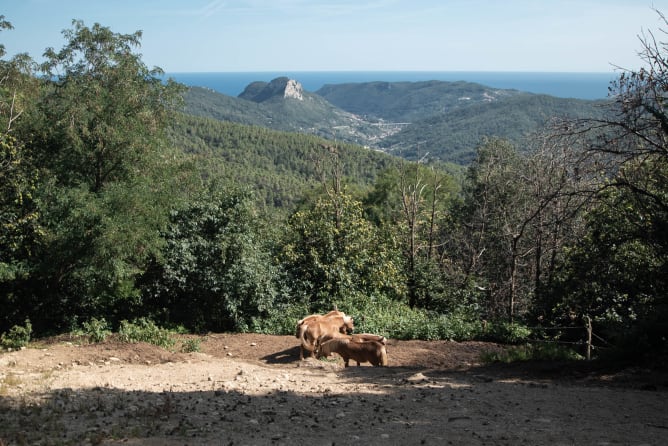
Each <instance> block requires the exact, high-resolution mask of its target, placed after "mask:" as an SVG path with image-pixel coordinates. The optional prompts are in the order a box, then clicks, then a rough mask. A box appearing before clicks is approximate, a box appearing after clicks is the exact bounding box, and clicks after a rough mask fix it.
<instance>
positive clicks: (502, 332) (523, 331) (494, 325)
mask: <svg viewBox="0 0 668 446" xmlns="http://www.w3.org/2000/svg"><path fill="white" fill-rule="evenodd" d="M531 335H532V331H531V329H530V328H529V327H527V326H526V325H523V324H519V323H517V322H508V321H502V320H498V321H492V322H490V323H488V324H487V326H486V327H485V330H484V332H483V333H482V337H483V338H484V339H486V340H489V341H493V342H498V343H500V344H521V343H523V342H527V341H528V340H529V338H530V337H531Z"/></svg>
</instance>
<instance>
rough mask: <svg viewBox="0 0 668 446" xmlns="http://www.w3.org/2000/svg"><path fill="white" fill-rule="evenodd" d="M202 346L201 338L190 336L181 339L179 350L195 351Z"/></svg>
mask: <svg viewBox="0 0 668 446" xmlns="http://www.w3.org/2000/svg"><path fill="white" fill-rule="evenodd" d="M201 348H202V339H201V338H190V339H186V340H185V341H183V344H182V345H181V351H182V352H183V353H197V352H199V351H200V350H201Z"/></svg>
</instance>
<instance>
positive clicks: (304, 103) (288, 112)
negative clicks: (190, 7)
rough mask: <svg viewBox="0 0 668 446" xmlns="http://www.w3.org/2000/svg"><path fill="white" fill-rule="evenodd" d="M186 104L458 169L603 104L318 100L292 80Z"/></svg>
mask: <svg viewBox="0 0 668 446" xmlns="http://www.w3.org/2000/svg"><path fill="white" fill-rule="evenodd" d="M295 89H296V90H297V91H295ZM286 92H287V94H286ZM185 99H186V112H187V113H190V114H193V115H197V116H205V117H211V118H214V119H218V120H223V121H231V122H238V123H243V124H250V125H257V126H262V127H267V128H272V129H275V130H283V131H290V132H300V133H308V134H315V135H318V136H321V137H323V138H327V139H330V140H338V141H345V142H349V143H354V144H359V145H363V146H369V147H372V148H376V149H379V150H383V151H387V152H391V153H393V154H396V155H398V156H401V157H405V158H408V159H416V158H418V157H421V156H423V155H424V154H425V153H427V152H428V153H429V157H430V159H432V160H441V161H451V162H456V163H459V164H467V163H468V162H469V161H470V160H471V158H472V156H473V154H474V152H475V148H476V146H478V145H479V144H480V142H481V140H482V138H483V137H486V136H487V137H501V138H505V139H508V140H509V141H511V142H513V143H515V144H516V145H518V146H519V148H520V149H521V146H522V144H523V138H524V137H525V136H526V135H528V134H530V133H531V132H534V131H536V130H539V129H540V128H541V127H542V126H544V125H545V124H546V123H547V122H549V120H550V119H551V118H552V117H584V116H594V115H597V114H598V113H600V109H599V108H598V107H597V105H599V104H600V103H601V101H586V100H579V99H562V98H556V97H552V96H547V95H536V94H532V93H526V92H520V91H517V90H504V89H495V88H490V87H486V86H483V85H480V84H475V83H470V82H444V81H427V82H368V83H354V84H337V85H326V86H324V87H323V88H321V89H320V90H318V91H317V92H316V94H314V93H309V92H307V91H303V90H301V86H300V85H299V83H298V82H297V81H295V80H290V79H288V78H278V79H275V80H274V81H272V82H269V83H266V82H254V83H251V84H250V85H249V86H248V87H247V88H246V91H244V93H242V94H241V95H240V96H239V97H237V98H234V97H231V96H226V95H223V94H220V93H216V92H214V91H212V90H209V89H204V88H197V87H195V88H191V89H189V91H188V92H187V93H186V95H185Z"/></svg>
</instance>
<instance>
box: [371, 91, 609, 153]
mask: <svg viewBox="0 0 668 446" xmlns="http://www.w3.org/2000/svg"><path fill="white" fill-rule="evenodd" d="M600 105H601V102H600V101H599V102H595V101H585V100H578V99H562V98H556V97H553V96H548V95H534V94H528V93H523V94H518V95H512V96H508V97H505V98H503V99H502V100H495V101H489V102H476V103H471V104H469V105H468V106H466V107H455V108H452V109H451V110H449V111H447V112H445V113H442V114H438V115H433V116H429V117H427V118H425V119H421V120H418V121H416V122H414V123H413V124H411V125H410V126H405V127H404V128H403V129H402V130H401V131H400V132H398V133H395V134H393V135H390V136H388V137H387V138H385V139H384V140H383V145H384V147H385V148H384V150H385V151H387V152H388V153H392V154H394V155H397V156H400V157H403V158H407V159H412V160H415V159H420V158H422V157H425V156H426V157H427V158H428V159H439V160H446V161H450V162H454V163H457V164H461V165H467V164H469V163H470V162H471V160H472V159H473V156H474V150H473V149H474V148H475V147H476V146H478V145H479V144H480V143H481V141H482V140H483V138H484V137H499V138H503V139H507V140H509V141H510V142H512V143H514V144H515V145H516V146H517V147H518V149H519V150H520V151H521V150H522V148H523V146H525V138H526V137H527V136H529V135H530V134H531V133H532V132H536V131H537V130H539V129H541V128H543V127H544V126H546V125H548V124H549V123H550V121H551V120H553V119H554V118H566V117H568V118H582V117H592V116H598V115H601V114H602V113H603V112H604V111H603V109H602V107H600Z"/></svg>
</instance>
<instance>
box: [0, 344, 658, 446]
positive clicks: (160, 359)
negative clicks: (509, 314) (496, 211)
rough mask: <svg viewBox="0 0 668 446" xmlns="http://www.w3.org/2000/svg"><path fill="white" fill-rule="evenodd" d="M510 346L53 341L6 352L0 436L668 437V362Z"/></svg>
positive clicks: (16, 439) (200, 439)
mask: <svg viewBox="0 0 668 446" xmlns="http://www.w3.org/2000/svg"><path fill="white" fill-rule="evenodd" d="M181 340H182V341H183V340H185V338H181ZM500 348H501V347H500V346H498V345H494V344H487V343H477V342H465V343H456V342H447V341H437V342H426V341H396V340H389V341H388V345H387V351H388V357H389V362H390V363H389V367H371V366H370V365H369V364H364V365H362V366H361V367H356V366H351V367H348V368H345V367H344V366H343V364H342V362H341V360H340V358H339V359H336V358H334V357H332V358H331V359H329V360H314V359H307V360H304V361H300V360H299V349H298V341H297V339H295V337H294V336H268V335H257V334H210V335H207V336H205V337H203V338H201V343H200V351H199V352H197V353H180V352H178V350H179V344H177V346H175V350H176V352H170V351H167V350H164V349H161V348H159V347H155V346H152V345H148V344H143V343H139V344H122V343H116V342H113V341H107V342H104V343H101V344H80V343H78V342H73V341H72V340H68V339H66V338H58V339H51V340H50V341H48V342H47V341H44V342H41V343H40V344H37V345H34V346H31V348H27V349H24V350H22V351H17V352H5V353H0V446H6V445H14V444H16V445H24V444H30V445H33V444H35V445H58V444H73V445H80V444H83V445H156V446H157V445H168V446H170V445H301V444H308V445H313V446H315V445H333V444H336V445H348V444H364V445H383V446H389V445H395V444H396V445H414V444H415V445H418V444H425V445H449V444H452V445H538V446H540V445H550V446H552V445H665V444H668V375H667V374H666V373H659V372H656V371H650V370H645V369H643V368H639V367H636V368H626V369H623V370H617V371H615V372H609V371H605V370H603V369H600V368H596V367H593V366H591V365H590V364H582V365H577V366H573V365H572V364H570V365H564V364H555V363H540V364H536V363H533V364H520V365H502V364H493V365H482V364H481V362H480V354H481V353H482V352H484V351H491V350H498V349H500Z"/></svg>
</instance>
